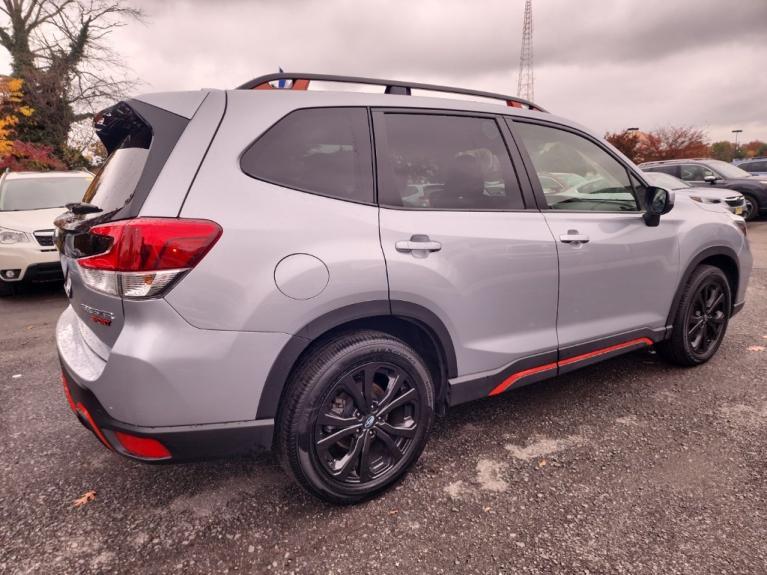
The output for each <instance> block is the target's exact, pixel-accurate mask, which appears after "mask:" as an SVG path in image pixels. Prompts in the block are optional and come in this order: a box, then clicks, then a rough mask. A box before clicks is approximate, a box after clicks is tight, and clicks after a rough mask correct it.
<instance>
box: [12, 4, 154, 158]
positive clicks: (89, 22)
mask: <svg viewBox="0 0 767 575" xmlns="http://www.w3.org/2000/svg"><path fill="white" fill-rule="evenodd" d="M2 15H4V16H5V20H6V21H5V22H4V23H3V25H2V26H0V46H2V47H3V48H5V49H6V50H7V51H8V52H9V54H10V56H11V62H12V72H13V76H15V77H18V78H21V79H22V80H24V98H25V101H26V103H27V104H28V105H29V106H31V107H32V108H34V110H35V114H34V115H32V116H30V118H29V121H26V122H22V123H20V124H19V126H18V128H17V134H18V136H19V138H20V139H24V140H27V141H31V142H39V143H43V144H47V145H50V146H53V148H54V149H55V150H56V152H57V153H58V154H59V155H60V156H61V157H62V158H63V159H65V160H68V161H70V163H71V160H72V159H73V158H69V157H68V156H70V155H72V154H74V155H79V154H78V153H77V152H76V151H74V150H71V149H70V147H69V146H68V138H69V134H70V129H71V127H72V125H73V124H74V123H76V122H79V121H81V120H84V119H87V118H89V117H90V116H91V115H92V114H93V113H94V111H95V110H96V109H97V108H98V107H100V106H101V105H103V104H104V103H105V102H107V101H110V100H115V99H119V98H120V97H122V96H123V95H124V94H125V92H126V91H127V90H128V89H130V88H131V86H132V85H133V84H134V82H133V81H132V80H130V79H128V77H127V69H126V67H125V65H124V64H123V63H122V61H121V60H120V58H119V57H118V55H117V54H116V53H115V52H114V50H113V49H112V48H111V47H110V45H109V42H108V39H109V35H110V34H111V33H112V32H113V31H114V30H116V29H118V28H120V27H122V26H125V25H126V24H127V23H128V22H129V21H131V20H138V19H141V17H142V13H141V11H140V10H138V9H136V8H133V7H131V6H129V5H127V4H126V3H125V1H124V0H0V16H2Z"/></svg>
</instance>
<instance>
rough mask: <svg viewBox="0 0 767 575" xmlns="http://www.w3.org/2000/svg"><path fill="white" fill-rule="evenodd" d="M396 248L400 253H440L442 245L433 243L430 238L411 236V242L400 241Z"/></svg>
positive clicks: (395, 245) (418, 235)
mask: <svg viewBox="0 0 767 575" xmlns="http://www.w3.org/2000/svg"><path fill="white" fill-rule="evenodd" d="M394 247H395V248H396V249H397V251H398V252H414V251H426V252H438V251H439V250H441V249H442V244H441V243H439V242H435V241H432V240H431V239H429V236H425V235H420V234H416V235H413V236H411V237H410V239H409V240H399V241H398V242H396V243H395V244H394Z"/></svg>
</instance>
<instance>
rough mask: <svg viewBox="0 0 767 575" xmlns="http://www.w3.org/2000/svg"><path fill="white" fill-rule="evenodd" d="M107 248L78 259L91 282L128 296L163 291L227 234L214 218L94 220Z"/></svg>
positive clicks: (95, 231) (95, 286)
mask: <svg viewBox="0 0 767 575" xmlns="http://www.w3.org/2000/svg"><path fill="white" fill-rule="evenodd" d="M90 233H91V234H94V235H97V236H103V237H104V238H105V239H106V243H107V245H108V246H109V247H108V248H107V250H106V251H104V252H102V253H99V254H96V255H93V256H88V257H84V258H80V259H78V260H77V263H78V265H79V267H80V274H81V276H82V278H83V281H84V282H85V284H86V285H88V286H89V287H91V288H92V289H94V290H96V291H100V292H103V293H107V294H111V295H117V296H122V297H126V298H147V297H153V296H156V295H158V294H160V293H162V292H163V290H165V289H166V288H167V287H168V286H170V285H171V284H172V283H173V282H174V281H175V280H177V279H178V278H180V277H181V276H182V275H184V274H185V273H186V272H188V271H189V270H191V269H192V268H193V267H194V266H196V265H197V264H198V263H199V262H200V260H201V259H202V258H203V257H204V256H205V254H207V253H208V251H209V250H210V249H211V248H212V247H213V246H214V245H215V243H216V242H217V241H218V238H220V237H221V233H222V230H221V226H219V225H218V224H217V223H215V222H211V221H209V220H185V219H171V218H136V219H133V220H123V221H119V222H113V223H109V224H101V225H98V226H94V227H93V228H91V230H90Z"/></svg>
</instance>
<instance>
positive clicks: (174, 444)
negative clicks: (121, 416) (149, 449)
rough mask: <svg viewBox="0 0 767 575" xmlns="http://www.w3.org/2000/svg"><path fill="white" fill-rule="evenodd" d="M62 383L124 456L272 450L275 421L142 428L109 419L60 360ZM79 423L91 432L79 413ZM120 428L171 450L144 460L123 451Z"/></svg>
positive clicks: (176, 457) (191, 456) (184, 457)
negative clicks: (117, 435)
mask: <svg viewBox="0 0 767 575" xmlns="http://www.w3.org/2000/svg"><path fill="white" fill-rule="evenodd" d="M61 369H62V373H63V375H64V385H66V386H67V387H68V389H69V393H70V394H71V396H72V400H73V401H74V403H75V404H82V405H83V406H84V407H85V409H87V410H88V413H89V414H90V416H91V418H92V420H93V422H94V423H95V424H96V425H97V426H98V428H99V430H100V431H101V433H102V434H103V435H104V437H106V439H107V441H108V442H109V444H110V445H111V447H112V448H113V449H114V450H115V451H117V452H118V453H120V454H121V455H124V456H126V457H129V458H131V459H136V460H138V461H144V462H147V463H165V462H177V461H192V460H199V459H209V458H216V457H227V456H232V455H239V454H244V453H248V452H251V451H253V450H258V449H271V446H272V436H273V433H274V420H272V419H267V420H254V421H241V422H233V423H217V424H204V425H185V426H174V427H141V426H136V425H130V424H127V423H122V422H120V421H117V420H115V419H114V418H112V417H111V416H110V415H109V414H108V413H107V412H106V410H105V409H104V407H103V406H102V405H101V404H100V403H99V401H98V399H96V396H95V395H93V393H92V392H91V391H89V390H87V389H85V388H83V387H81V386H80V385H78V384H77V383H76V382H75V381H74V379H73V378H72V376H71V374H70V373H69V372H68V370H67V368H66V366H65V365H64V364H63V362H62V366H61ZM78 419H79V420H80V422H81V423H82V424H83V425H84V426H85V427H86V428H88V429H90V430H91V431H93V432H94V434H95V435H96V436H97V437H98V433H97V432H96V430H94V429H92V428H91V425H90V423H89V422H88V421H86V420H85V418H83V417H82V416H78ZM117 431H121V432H125V433H130V434H132V435H136V436H139V437H151V438H153V439H156V440H158V441H159V442H161V443H162V444H163V445H164V446H165V447H167V448H168V450H169V451H170V453H171V457H170V458H166V459H159V460H158V459H155V460H152V459H144V458H141V457H136V456H135V455H132V454H130V453H128V452H127V451H125V449H124V448H123V447H122V445H120V442H119V441H118V440H117V437H116V435H115V432H117Z"/></svg>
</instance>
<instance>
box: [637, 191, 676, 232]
mask: <svg viewBox="0 0 767 575" xmlns="http://www.w3.org/2000/svg"><path fill="white" fill-rule="evenodd" d="M673 207H674V192H672V191H671V190H667V189H666V188H660V187H658V186H649V187H648V188H647V191H646V193H645V213H644V215H643V218H644V222H645V223H646V224H647V225H648V226H651V227H655V226H657V225H658V224H660V217H661V216H662V215H663V214H667V213H669V212H670V211H671V209H672V208H673Z"/></svg>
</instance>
